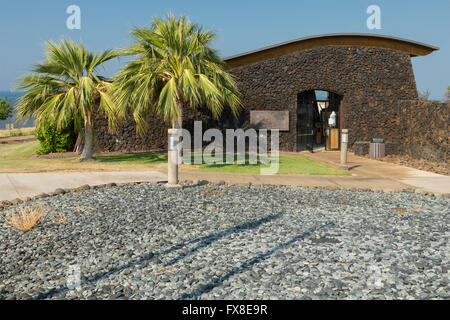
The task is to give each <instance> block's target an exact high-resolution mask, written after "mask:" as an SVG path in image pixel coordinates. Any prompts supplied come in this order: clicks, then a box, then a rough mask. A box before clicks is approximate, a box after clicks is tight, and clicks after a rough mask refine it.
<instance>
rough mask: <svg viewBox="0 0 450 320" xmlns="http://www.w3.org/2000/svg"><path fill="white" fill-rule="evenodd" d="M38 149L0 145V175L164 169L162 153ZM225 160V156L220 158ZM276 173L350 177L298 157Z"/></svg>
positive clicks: (205, 167)
mask: <svg viewBox="0 0 450 320" xmlns="http://www.w3.org/2000/svg"><path fill="white" fill-rule="evenodd" d="M38 148H39V142H37V141H33V142H26V143H22V144H11V145H1V144H0V173H1V172H3V173H5V172H8V173H10V172H11V173H12V172H55V171H148V170H160V171H166V170H167V154H166V153H138V154H123V155H103V156H98V157H95V159H93V160H90V161H83V162H81V161H79V160H78V158H76V157H74V158H64V159H42V158H33V157H32V156H33V155H35V154H36V151H37V150H38ZM224 157H225V156H224ZM264 167H269V165H265V164H263V163H257V164H250V163H249V157H248V155H247V156H246V163H245V164H243V165H241V164H239V165H238V164H237V163H236V162H235V163H234V164H208V163H205V162H204V161H203V163H202V164H201V165H187V164H185V165H182V166H181V169H180V170H181V171H197V172H229V173H247V174H260V170H261V168H264ZM278 174H299V175H302V174H304V175H350V173H348V172H346V171H339V170H336V169H333V168H332V167H330V166H328V165H326V164H322V163H319V162H316V161H313V160H310V159H307V158H304V157H301V156H296V155H292V156H291V155H283V156H280V166H279V171H278Z"/></svg>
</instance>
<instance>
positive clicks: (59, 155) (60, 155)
mask: <svg viewBox="0 0 450 320" xmlns="http://www.w3.org/2000/svg"><path fill="white" fill-rule="evenodd" d="M160 152H164V151H163V150H148V151H139V152H98V153H95V154H94V157H103V156H119V155H125V154H145V153H160ZM79 156H80V154H79V153H76V152H61V153H50V154H44V155H34V156H32V158H36V159H67V158H77V157H79Z"/></svg>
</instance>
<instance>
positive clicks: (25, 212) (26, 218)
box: [5, 206, 47, 231]
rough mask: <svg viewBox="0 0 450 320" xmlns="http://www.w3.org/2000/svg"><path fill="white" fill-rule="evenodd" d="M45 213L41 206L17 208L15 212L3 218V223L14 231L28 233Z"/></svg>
mask: <svg viewBox="0 0 450 320" xmlns="http://www.w3.org/2000/svg"><path fill="white" fill-rule="evenodd" d="M46 213H47V210H46V209H45V208H44V207H41V206H33V207H30V206H28V207H18V208H17V209H15V211H13V212H12V213H10V214H9V215H7V216H5V221H6V223H7V224H9V225H10V226H12V227H14V228H16V229H19V230H22V231H30V230H31V229H33V228H34V227H35V226H36V225H37V223H38V222H39V220H40V219H41V218H42V217H43V216H44V215H45V214H46Z"/></svg>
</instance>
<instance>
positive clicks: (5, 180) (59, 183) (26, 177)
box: [0, 171, 167, 201]
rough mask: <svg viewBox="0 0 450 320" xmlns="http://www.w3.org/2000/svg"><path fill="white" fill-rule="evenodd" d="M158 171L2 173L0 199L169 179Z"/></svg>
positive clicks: (0, 176)
mask: <svg viewBox="0 0 450 320" xmlns="http://www.w3.org/2000/svg"><path fill="white" fill-rule="evenodd" d="M166 179H167V177H166V175H165V174H163V173H161V172H159V171H147V172H79V173H78V172H67V173H61V172H55V173H1V174H0V201H1V200H13V199H16V198H19V199H23V198H26V197H34V196H37V195H39V194H41V193H49V192H53V191H55V189H58V188H62V189H65V188H68V189H70V188H78V187H81V186H83V185H86V184H88V185H90V186H98V185H102V184H108V183H113V182H114V183H130V182H150V183H156V182H158V181H161V180H166Z"/></svg>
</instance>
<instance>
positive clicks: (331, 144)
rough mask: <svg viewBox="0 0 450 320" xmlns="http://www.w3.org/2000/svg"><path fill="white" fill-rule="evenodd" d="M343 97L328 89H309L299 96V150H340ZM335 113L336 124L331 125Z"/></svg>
mask: <svg viewBox="0 0 450 320" xmlns="http://www.w3.org/2000/svg"><path fill="white" fill-rule="evenodd" d="M341 101H342V97H341V96H340V95H338V94H335V93H333V92H328V91H320V90H308V91H303V92H302V93H300V94H298V97H297V151H304V150H309V151H311V152H313V151H317V150H339V148H340V138H339V137H340V129H341V128H340V123H341V119H340V106H341ZM333 113H334V114H335V116H336V121H335V123H336V124H335V125H334V126H330V125H329V119H330V117H332V115H333Z"/></svg>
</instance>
